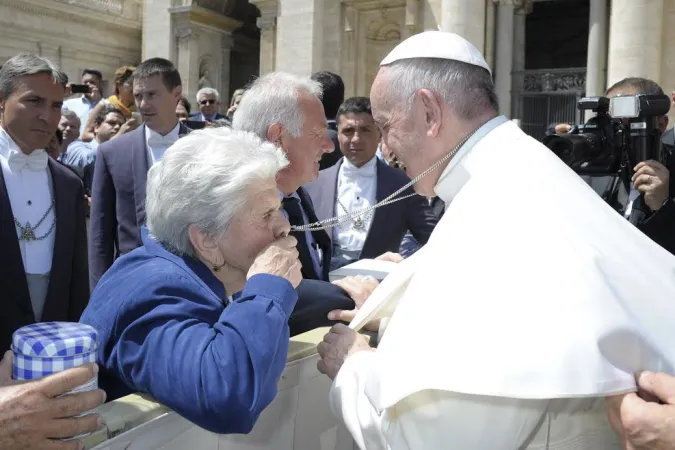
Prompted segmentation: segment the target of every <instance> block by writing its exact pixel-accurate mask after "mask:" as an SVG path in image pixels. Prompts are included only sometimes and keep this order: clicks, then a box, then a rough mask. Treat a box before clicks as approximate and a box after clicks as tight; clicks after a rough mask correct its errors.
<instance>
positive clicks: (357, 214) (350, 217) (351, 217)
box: [291, 130, 476, 231]
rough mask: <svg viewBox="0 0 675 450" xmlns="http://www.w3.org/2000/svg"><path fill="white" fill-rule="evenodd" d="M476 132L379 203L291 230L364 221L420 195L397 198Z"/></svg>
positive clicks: (318, 228) (304, 229)
mask: <svg viewBox="0 0 675 450" xmlns="http://www.w3.org/2000/svg"><path fill="white" fill-rule="evenodd" d="M475 132H476V130H474V131H472V132H471V133H469V134H468V135H467V136H466V137H465V138H464V139H462V140H461V141H459V143H458V144H457V145H456V146H455V148H453V149H452V150H451V151H450V153H448V154H447V155H445V156H444V157H442V158H441V159H439V160H438V161H436V163H434V164H433V165H432V166H431V167H429V168H428V169H427V170H425V171H424V172H422V173H421V174H419V175H417V176H416V177H415V178H413V179H412V180H410V182H409V183H407V184H406V185H405V186H403V187H402V188H401V189H399V190H398V191H396V192H394V193H393V194H391V195H390V196H388V197H387V198H385V199H384V200H382V201H381V202H379V203H377V204H375V205H373V206H369V207H368V208H363V209H359V210H356V211H352V212H351V213H350V212H347V213H346V214H340V215H338V216H335V217H331V218H328V219H325V220H320V221H318V222H314V223H310V224H308V225H300V226H291V231H319V230H326V229H328V228H333V227H336V226H338V225H341V224H343V223H345V222H349V221H352V222H354V221H355V219H356V218H358V220H361V221H363V219H362V218H361V216H363V215H366V214H368V213H370V212H372V211H375V210H376V209H377V208H379V207H381V206H385V205H389V204H391V203H396V202H400V201H401V200H405V199H407V198H410V197H414V196H415V195H418V194H408V195H404V196H403V197H399V198H395V197H396V196H397V195H399V194H401V193H402V192H405V190H406V189H408V188H409V187H411V186H413V185H414V184H415V183H417V182H418V181H420V180H421V179H422V178H424V177H425V176H427V175H429V174H430V173H431V172H433V171H434V170H436V169H438V168H439V167H440V166H442V165H443V164H444V163H445V162H446V161H449V160H450V158H452V157H453V156H455V153H457V152H458V151H459V149H460V148H462V146H463V145H464V144H466V141H468V140H469V138H470V137H471V136H473V134H474V133H475Z"/></svg>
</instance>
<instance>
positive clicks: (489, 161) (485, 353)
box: [351, 119, 675, 409]
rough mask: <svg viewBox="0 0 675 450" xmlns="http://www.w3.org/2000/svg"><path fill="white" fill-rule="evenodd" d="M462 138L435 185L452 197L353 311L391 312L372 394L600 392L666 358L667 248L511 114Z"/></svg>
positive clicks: (377, 402)
mask: <svg viewBox="0 0 675 450" xmlns="http://www.w3.org/2000/svg"><path fill="white" fill-rule="evenodd" d="M495 120H496V119H495ZM465 147H466V148H470V151H468V152H467V153H465V154H463V155H461V156H462V157H461V158H460V159H458V157H460V155H457V157H456V158H455V159H458V161H455V159H453V161H452V165H451V166H448V167H447V168H446V170H445V171H444V172H443V175H442V176H441V179H440V181H439V184H438V185H437V187H436V191H437V193H438V194H439V195H440V196H441V198H442V199H443V200H445V201H446V203H447V209H446V213H445V215H444V216H443V219H442V220H441V221H440V223H439V224H438V226H437V228H436V230H435V231H434V233H433V234H432V236H431V239H430V240H429V242H428V244H427V245H426V246H425V247H424V248H423V249H422V250H420V251H419V252H418V253H417V254H415V255H414V256H413V257H412V258H410V259H408V260H406V261H405V262H403V263H401V264H400V265H399V267H398V268H397V269H396V270H395V271H394V272H392V273H391V274H389V275H388V276H387V278H385V280H384V281H383V283H382V284H381V285H380V286H379V287H378V289H376V290H375V292H374V293H373V294H372V296H371V298H370V299H369V300H368V301H367V302H366V303H365V304H364V305H363V307H362V309H361V311H360V312H359V313H358V314H357V317H356V318H355V319H354V321H353V322H352V325H351V326H352V327H353V328H355V329H359V328H361V327H362V326H363V325H364V324H365V323H366V322H367V321H369V320H371V319H373V318H381V317H391V319H390V321H389V322H388V325H387V328H386V332H385V333H384V336H383V337H382V339H381V341H380V344H379V346H378V349H377V352H376V354H377V371H378V374H377V375H375V376H371V377H369V381H368V384H367V387H366V393H367V395H368V397H369V398H370V400H371V403H372V404H373V406H374V407H376V408H378V409H385V408H389V407H391V406H392V405H394V404H396V403H397V402H398V401H400V400H401V399H403V398H405V397H407V396H409V395H411V394H413V393H416V392H419V391H422V390H426V389H437V390H446V391H452V392H458V393H464V394H476V395H491V396H500V397H512V398H530V399H550V398H568V397H586V396H592V397H597V396H605V395H608V394H614V393H620V392H626V391H631V390H634V389H635V381H634V375H633V374H634V373H635V372H637V371H641V370H663V371H667V372H672V367H673V363H674V362H675V257H674V256H672V255H671V254H670V253H668V252H667V251H665V250H664V249H662V248H661V247H660V246H658V245H657V244H655V243H654V242H652V241H651V240H650V239H649V238H648V237H646V236H645V235H644V234H642V233H641V232H640V231H639V230H638V229H637V228H635V227H634V226H633V225H631V224H630V223H629V222H628V221H626V220H625V219H624V218H622V217H621V216H620V215H619V214H617V213H616V212H615V211H614V210H613V209H612V208H610V207H609V206H608V205H606V204H605V203H604V202H603V200H602V199H601V198H600V197H598V195H597V194H596V193H595V192H593V190H592V189H591V188H590V187H589V186H588V185H586V183H585V182H584V181H583V180H582V179H581V178H580V177H579V176H578V175H576V174H575V173H574V172H572V171H571V170H570V169H569V168H568V167H567V166H565V165H564V164H563V163H562V162H561V161H560V160H559V159H558V158H557V157H556V156H554V155H553V153H552V152H551V151H549V150H548V149H547V148H546V147H545V146H543V145H542V144H541V143H539V142H537V141H535V140H534V139H532V138H530V137H529V136H527V135H525V134H524V133H523V132H522V131H521V130H520V129H519V128H518V127H517V126H516V125H514V124H513V123H510V122H506V123H503V122H502V123H501V124H499V125H498V126H497V127H496V128H494V129H493V130H492V131H490V132H489V133H488V134H487V135H485V136H484V137H481V136H475V139H474V138H472V139H471V140H470V141H469V142H468V143H467V144H466V146H465ZM673 232H675V230H673Z"/></svg>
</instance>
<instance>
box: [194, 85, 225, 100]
mask: <svg viewBox="0 0 675 450" xmlns="http://www.w3.org/2000/svg"><path fill="white" fill-rule="evenodd" d="M202 95H215V96H216V101H217V102H219V101H220V94H219V93H218V91H217V90H216V89H213V88H210V87H205V88H201V89H200V90H198V91H197V103H199V97H201V96H202Z"/></svg>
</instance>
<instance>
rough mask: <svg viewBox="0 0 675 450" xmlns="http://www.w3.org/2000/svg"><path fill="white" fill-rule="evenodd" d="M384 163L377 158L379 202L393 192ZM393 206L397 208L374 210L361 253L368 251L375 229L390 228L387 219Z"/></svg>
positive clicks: (376, 189)
mask: <svg viewBox="0 0 675 450" xmlns="http://www.w3.org/2000/svg"><path fill="white" fill-rule="evenodd" d="M383 165H384V163H383V162H382V161H380V159H378V160H377V164H376V166H375V167H376V176H377V182H376V183H377V186H376V188H375V202H376V203H379V202H381V201H382V200H384V199H385V198H387V197H388V196H389V195H391V194H392V192H390V191H391V189H390V188H389V183H388V181H389V180H388V179H387V174H386V171H385V170H382V166H383ZM392 207H394V208H395V206H394V205H390V206H385V207H382V208H377V209H376V210H375V211H374V212H373V220H372V221H371V223H370V228H368V234H367V235H366V241H365V242H364V243H363V248H362V249H361V254H362V255H363V254H364V253H368V252H367V251H366V250H367V249H368V245H369V244H370V243H371V242H372V241H373V239H375V237H374V234H375V233H376V231H375V230H380V232H382V230H386V229H387V228H388V226H387V221H388V218H387V217H388V215H389V211H391V209H392Z"/></svg>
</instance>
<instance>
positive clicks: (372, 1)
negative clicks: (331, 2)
mask: <svg viewBox="0 0 675 450" xmlns="http://www.w3.org/2000/svg"><path fill="white" fill-rule="evenodd" d="M472 1H473V0H472ZM342 4H343V5H347V6H352V7H354V8H356V9H358V10H360V11H373V10H381V9H383V8H402V7H405V6H406V0H387V1H385V2H383V1H382V0H342Z"/></svg>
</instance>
